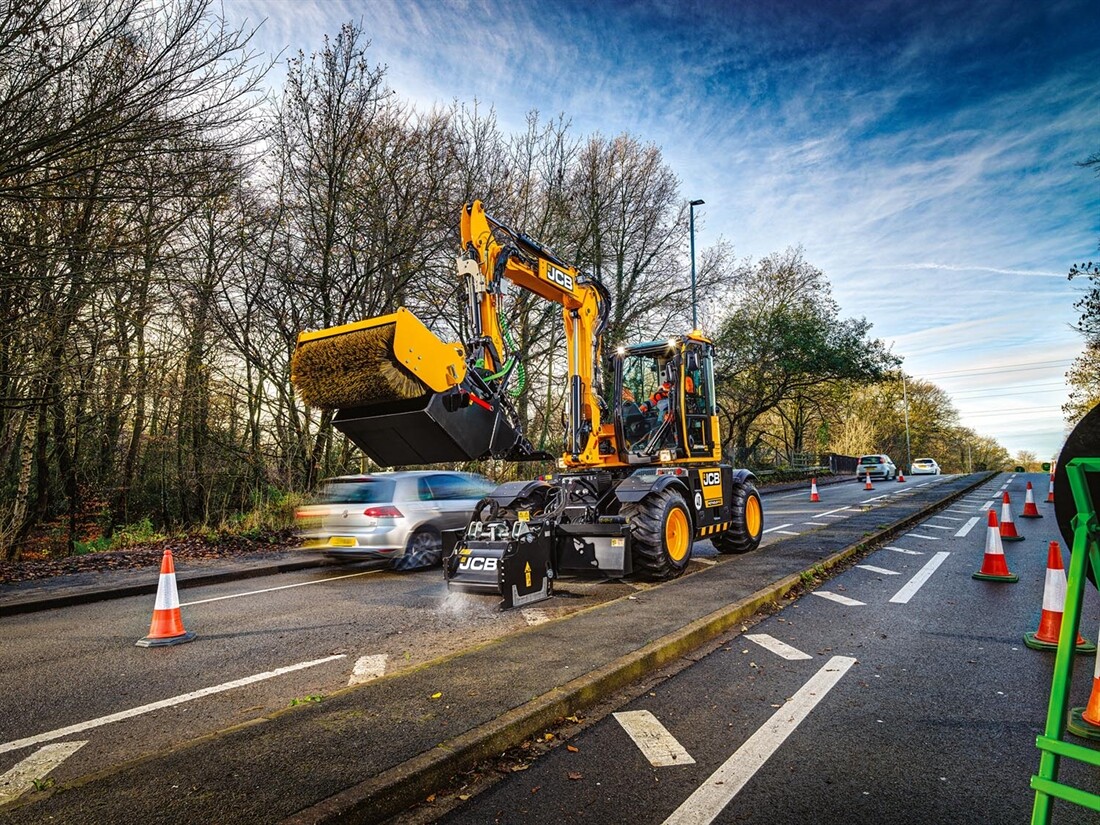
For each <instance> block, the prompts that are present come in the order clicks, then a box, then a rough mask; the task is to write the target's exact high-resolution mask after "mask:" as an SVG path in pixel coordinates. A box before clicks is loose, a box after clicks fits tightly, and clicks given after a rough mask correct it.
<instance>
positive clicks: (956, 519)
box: [932, 511, 969, 521]
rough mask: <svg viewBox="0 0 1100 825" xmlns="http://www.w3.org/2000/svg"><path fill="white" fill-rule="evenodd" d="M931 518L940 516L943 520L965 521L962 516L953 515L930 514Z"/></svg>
mask: <svg viewBox="0 0 1100 825" xmlns="http://www.w3.org/2000/svg"><path fill="white" fill-rule="evenodd" d="M967 512H969V511H967ZM932 518H942V519H943V520H944V521H966V519H964V518H955V517H954V516H932Z"/></svg>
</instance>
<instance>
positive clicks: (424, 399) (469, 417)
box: [291, 201, 763, 608]
mask: <svg viewBox="0 0 1100 825" xmlns="http://www.w3.org/2000/svg"><path fill="white" fill-rule="evenodd" d="M461 237H462V252H461V254H460V255H459V257H458V258H457V271H458V277H459V279H460V281H461V283H462V285H463V288H464V295H465V302H466V307H467V318H466V324H467V327H468V330H469V335H468V338H467V340H466V341H465V342H463V343H456V342H451V343H447V342H444V341H442V340H440V339H439V338H438V337H437V336H436V335H435V334H434V333H433V332H432V331H431V330H429V329H428V328H427V327H426V326H425V325H424V324H423V323H422V322H421V321H420V320H418V319H417V317H416V316H415V315H414V314H413V313H412V312H410V311H409V310H407V309H405V308H401V309H398V310H397V312H395V313H392V314H390V315H384V316H381V317H378V318H371V319H368V320H365V321H359V322H357V323H353V324H346V325H343V326H338V327H333V328H330V329H324V330H319V331H309V332H303V333H302V334H301V335H300V336H299V337H298V344H297V348H296V350H295V353H294V357H293V359H292V361H291V382H292V383H293V384H294V387H295V389H296V391H297V393H298V395H299V397H301V398H302V399H303V400H304V401H305V402H306V403H308V404H310V405H313V406H316V407H320V408H322V409H329V410H333V411H335V414H334V417H333V426H335V427H336V428H337V429H338V430H340V431H341V432H343V433H344V434H345V435H347V437H348V438H349V439H351V441H352V442H353V443H354V444H355V445H356V446H357V447H359V448H360V449H361V450H362V451H363V452H364V453H365V454H366V455H367V456H368V457H370V459H371V460H372V461H374V462H376V463H377V464H379V465H381V466H385V467H392V466H398V465H408V464H432V463H438V462H454V461H465V460H477V459H485V458H498V459H507V460H512V461H530V460H546V459H552V458H554V457H553V456H550V455H548V454H547V453H544V452H541V451H539V450H536V449H534V448H533V447H532V445H531V443H530V442H529V441H528V439H527V437H526V436H525V435H524V427H523V422H522V421H521V420H520V417H519V415H518V414H517V412H516V409H515V406H514V404H513V400H512V396H513V393H515V392H518V391H520V390H522V385H523V384H524V382H525V380H526V378H525V369H524V364H523V362H522V353H519V352H517V350H516V347H515V346H514V343H513V341H512V338H511V335H510V334H509V331H508V327H507V324H506V321H505V313H504V306H503V302H504V300H505V297H506V296H507V294H508V291H509V289H510V286H509V285H512V286H514V287H518V288H520V289H524V290H528V291H530V292H532V293H534V294H536V295H539V296H541V297H543V298H545V299H546V300H548V301H553V302H555V303H557V304H560V305H561V308H562V320H563V322H564V329H565V341H566V360H567V369H568V383H567V392H568V399H567V410H568V422H567V429H566V433H565V449H564V452H563V454H562V455H561V456H559V457H557V465H558V467H559V469H560V470H561V472H560V473H557V474H554V475H552V476H547V477H543V478H539V479H536V480H531V481H513V482H508V483H505V484H503V485H501V486H500V487H498V488H497V489H496V490H494V491H493V493H492V494H491V495H490V496H489V497H488V498H486V499H484V500H482V501H481V502H479V504H478V506H477V507H476V509H475V511H474V513H473V517H472V519H471V521H470V523H469V525H468V526H467V528H466V529H465V531H464V532H463V533H462V535H461V536H459V537H458V538H457V541H454V542H453V546H452V547H448V548H446V552H445V556H444V559H443V570H444V575H445V577H446V580H447V582H448V586H449V587H452V588H457V589H463V590H469V591H474V592H485V593H495V594H499V595H500V596H501V607H502V608H510V607H517V606H521V605H526V604H531V603H533V602H536V601H541V600H542V599H546V598H549V597H550V595H551V594H552V593H553V582H554V580H555V579H557V578H558V577H560V576H562V575H566V574H568V575H577V574H589V575H599V576H606V577H622V576H630V575H634V576H639V577H643V578H647V579H651V580H663V579H671V578H675V577H676V576H678V575H680V574H681V573H683V571H684V569H685V568H686V567H687V564H688V560H689V558H690V555H691V545H692V542H693V541H694V540H695V539H702V538H708V539H710V540H711V542H712V543H713V544H714V546H715V547H716V548H717V549H718V551H719V552H721V553H745V552H748V551H750V550H754V549H755V548H756V547H758V546H759V544H760V537H761V532H762V526H763V510H762V508H761V504H760V495H759V493H758V492H757V490H756V487H755V484H754V481H755V478H754V477H753V475H752V473H751V472H749V471H748V470H743V469H734V468H733V467H731V466H730V465H729V464H727V463H724V462H723V461H722V458H721V438H720V437H719V429H718V416H717V405H716V402H715V384H714V366H713V364H714V345H713V343H712V342H711V341H710V340H708V339H707V338H706V337H705V336H703V335H702V334H700V333H699V331H698V330H694V331H692V332H689V333H687V334H684V335H680V336H674V337H671V338H668V339H666V340H659V341H650V342H645V343H639V344H633V345H630V346H624V347H619V348H617V349H616V351H615V352H614V353H611V354H610V355H609V357H608V358H607V359H606V368H604V354H603V352H602V340H601V339H602V336H603V333H604V331H605V329H606V326H607V320H608V317H609V313H610V306H611V298H610V295H609V293H608V291H607V289H606V288H605V287H604V285H603V284H602V283H601V282H600V281H599V279H598V278H595V277H593V276H592V275H589V274H586V273H582V272H580V271H578V270H577V269H576V268H574V267H573V266H570V265H569V264H566V263H565V262H563V261H562V260H560V259H559V258H558V257H557V256H556V255H555V254H554V253H553V252H551V251H550V250H549V249H547V248H546V247H545V246H544V245H542V244H541V243H539V242H538V241H536V240H534V239H532V238H529V237H528V236H526V235H524V234H523V233H521V232H517V231H515V230H514V229H512V228H510V227H508V226H506V225H505V224H504V223H502V222H500V221H498V220H496V219H494V218H492V217H491V216H490V215H488V214H487V213H486V211H485V209H484V207H483V205H482V203H481V202H480V201H474V202H473V203H470V204H466V205H465V206H464V207H463V209H462V214H461ZM605 372H606V375H605V374H604V373H605Z"/></svg>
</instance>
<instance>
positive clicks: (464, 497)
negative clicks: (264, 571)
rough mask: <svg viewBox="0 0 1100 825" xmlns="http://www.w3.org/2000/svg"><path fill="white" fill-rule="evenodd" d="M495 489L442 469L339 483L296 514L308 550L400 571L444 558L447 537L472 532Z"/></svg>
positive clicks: (332, 482) (325, 486) (329, 482)
mask: <svg viewBox="0 0 1100 825" xmlns="http://www.w3.org/2000/svg"><path fill="white" fill-rule="evenodd" d="M495 487H496V484H494V483H493V482H491V481H490V480H489V479H487V478H485V477H484V476H480V475H475V474H473V473H452V472H446V471H442V470H423V471H413V472H390V473H372V474H370V475H356V476H339V477H337V478H329V479H325V480H324V481H323V482H321V487H320V489H319V490H318V493H317V496H316V499H315V501H314V502H312V503H311V504H307V505H303V506H301V507H299V508H298V509H297V511H296V512H295V520H296V522H297V524H298V530H299V536H300V538H301V542H302V544H301V546H302V547H304V548H309V549H315V550H320V551H321V552H323V553H324V554H325V555H326V556H328V557H330V558H335V559H392V560H393V566H394V569H395V570H414V569H417V568H420V567H432V566H435V565H438V564H440V562H441V561H442V559H443V533H444V532H445V531H448V530H461V529H463V528H465V527H466V525H467V524H468V523H469V521H470V517H471V516H472V514H473V510H474V506H475V505H476V504H477V502H478V501H479V500H480V499H482V498H484V497H485V496H487V495H488V494H489V493H490V492H491V491H492V490H493V489H495Z"/></svg>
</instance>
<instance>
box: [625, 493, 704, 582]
mask: <svg viewBox="0 0 1100 825" xmlns="http://www.w3.org/2000/svg"><path fill="white" fill-rule="evenodd" d="M622 514H623V515H624V516H626V517H627V518H629V519H630V536H631V543H632V545H633V548H634V550H633V556H634V558H633V562H634V572H635V573H637V574H638V575H640V576H642V577H643V578H647V579H653V580H659V581H663V580H666V579H674V578H676V577H677V576H679V575H680V574H681V573H683V572H684V569H685V568H686V567H687V564H688V560H689V559H690V558H691V540H692V536H693V533H694V528H693V527H692V524H691V513H690V511H689V510H688V507H687V503H686V502H685V501H684V497H683V496H682V495H681V494H680V493H679V492H678V491H676V490H673V489H671V488H668V487H666V488H665V489H663V490H660V491H658V492H655V493H649V494H648V495H647V496H646V497H645V498H643V499H642V500H641V501H639V502H637V503H635V504H627V505H625V506H624V507H623V509H622Z"/></svg>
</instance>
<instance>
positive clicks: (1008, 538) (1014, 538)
mask: <svg viewBox="0 0 1100 825" xmlns="http://www.w3.org/2000/svg"><path fill="white" fill-rule="evenodd" d="M1023 540H1024V537H1023V536H1001V541H1023Z"/></svg>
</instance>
